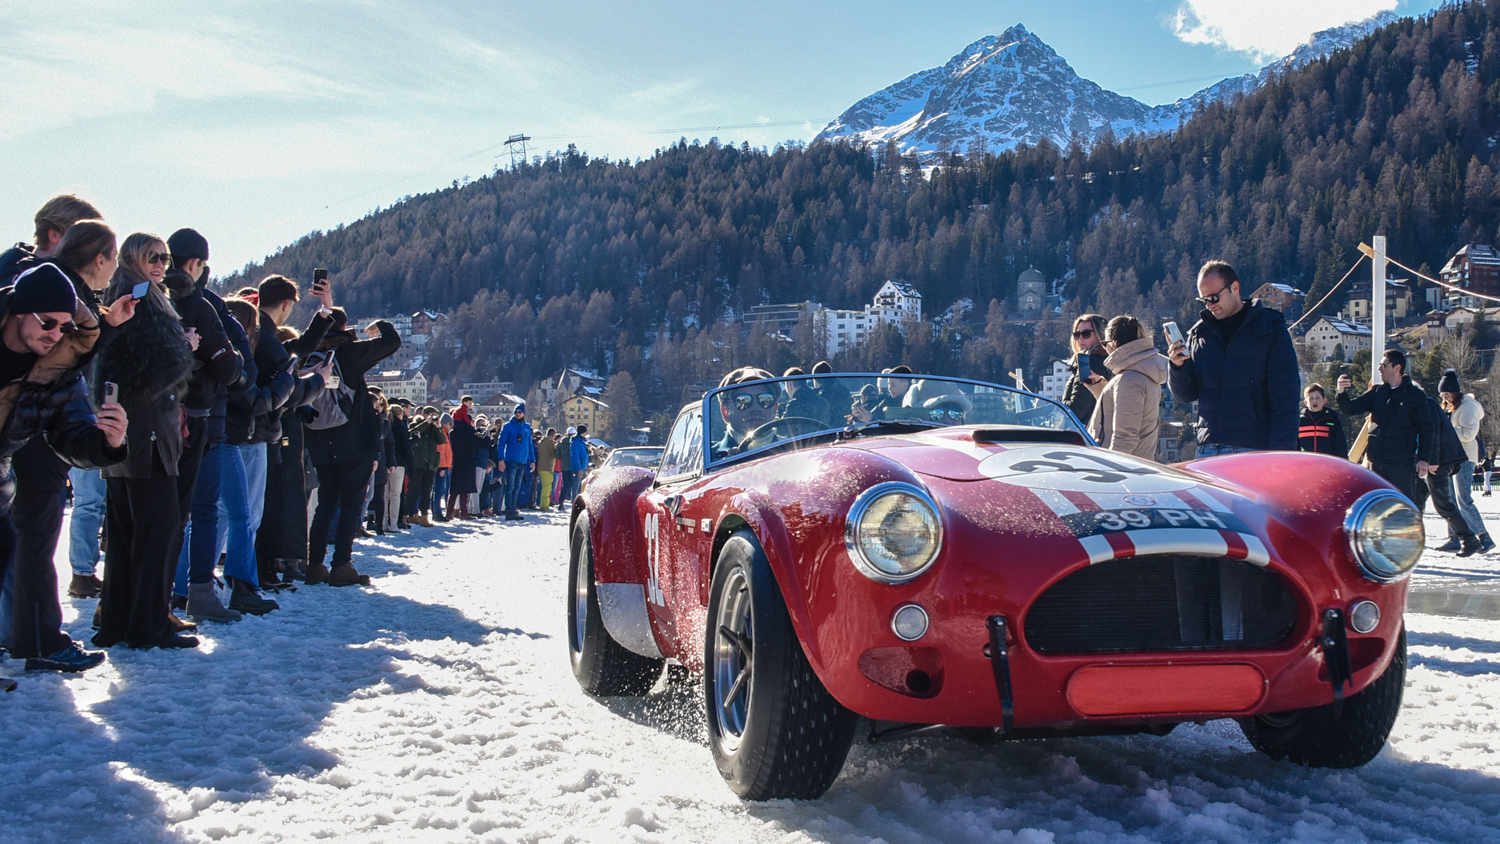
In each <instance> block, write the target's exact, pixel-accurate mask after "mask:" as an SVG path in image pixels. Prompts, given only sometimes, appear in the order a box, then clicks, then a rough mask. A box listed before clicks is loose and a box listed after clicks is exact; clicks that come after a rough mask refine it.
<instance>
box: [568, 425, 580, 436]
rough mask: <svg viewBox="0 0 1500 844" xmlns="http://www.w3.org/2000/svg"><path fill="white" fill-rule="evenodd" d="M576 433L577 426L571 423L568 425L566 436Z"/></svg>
mask: <svg viewBox="0 0 1500 844" xmlns="http://www.w3.org/2000/svg"><path fill="white" fill-rule="evenodd" d="M577 433H578V429H577V428H574V427H573V426H572V425H569V426H568V436H570V437H571V436H574V435H576V434H577Z"/></svg>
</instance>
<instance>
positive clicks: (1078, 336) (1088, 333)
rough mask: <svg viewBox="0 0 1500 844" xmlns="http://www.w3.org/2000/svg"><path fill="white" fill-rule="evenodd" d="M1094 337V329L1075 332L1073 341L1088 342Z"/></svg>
mask: <svg viewBox="0 0 1500 844" xmlns="http://www.w3.org/2000/svg"><path fill="white" fill-rule="evenodd" d="M1092 336H1094V329H1092V328H1085V329H1083V330H1082V331H1075V332H1073V339H1075V340H1087V339H1089V338H1090V337H1092Z"/></svg>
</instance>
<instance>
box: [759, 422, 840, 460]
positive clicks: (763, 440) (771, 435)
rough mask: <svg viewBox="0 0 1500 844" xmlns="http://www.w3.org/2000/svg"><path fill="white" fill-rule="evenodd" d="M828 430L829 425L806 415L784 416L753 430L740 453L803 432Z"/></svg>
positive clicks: (810, 432) (812, 432)
mask: <svg viewBox="0 0 1500 844" xmlns="http://www.w3.org/2000/svg"><path fill="white" fill-rule="evenodd" d="M826 430H828V425H827V424H825V423H823V422H819V421H818V420H816V419H809V418H808V417H806V416H783V417H781V418H780V419H772V420H771V421H770V422H767V423H766V424H764V425H762V426H760V427H759V428H756V429H755V430H753V431H751V432H750V434H749V435H748V436H746V437H745V440H744V442H741V443H740V448H739V453H741V454H744V453H745V452H747V451H754V450H756V449H757V448H762V447H764V446H768V445H770V444H771V443H774V442H776V441H777V440H782V439H787V438H790V437H795V436H798V435H801V434H816V433H817V432H819V431H826Z"/></svg>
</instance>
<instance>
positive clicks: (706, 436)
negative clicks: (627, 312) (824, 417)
mask: <svg viewBox="0 0 1500 844" xmlns="http://www.w3.org/2000/svg"><path fill="white" fill-rule="evenodd" d="M892 377H895V378H898V379H899V378H904V379H907V380H908V381H910V382H911V384H912V385H915V384H916V382H918V381H922V380H925V379H935V380H940V381H944V382H949V383H953V384H957V385H969V386H972V387H976V388H981V389H976V390H970V391H968V392H967V393H966V394H967V395H973V394H976V393H991V394H1005V395H1013V396H1018V397H1023V398H1024V399H1026V400H1028V401H1034V403H1035V404H1036V405H1037V406H1041V405H1048V406H1050V407H1051V408H1053V409H1055V410H1057V411H1060V412H1061V413H1062V417H1063V420H1064V421H1066V422H1067V423H1069V425H1071V428H1059V429H1055V430H1072V431H1074V432H1076V433H1078V434H1079V435H1080V436H1081V437H1082V438H1083V440H1084V442H1086V443H1088V444H1090V445H1094V444H1095V443H1094V440H1093V438H1092V437H1090V436H1089V432H1088V425H1086V424H1084V423H1083V422H1081V421H1080V420H1079V419H1078V417H1077V416H1075V415H1074V414H1073V411H1072V409H1070V408H1069V407H1068V406H1067V405H1066V404H1063V403H1062V402H1061V401H1059V400H1057V399H1052V398H1048V397H1047V396H1043V395H1040V394H1038V393H1033V392H1031V391H1029V390H1022V389H1019V388H1016V387H1007V386H1005V385H1004V384H995V383H993V382H990V381H980V380H978V379H974V378H963V377H960V376H956V375H930V374H926V373H911V374H898V375H894V376H893V375H892V374H891V373H889V372H832V373H821V374H819V375H817V376H813V375H789V376H788V375H783V376H779V377H776V378H767V379H763V380H759V381H754V382H749V383H753V384H755V385H757V386H761V385H767V386H770V385H775V386H777V388H778V389H777V392H778V393H779V394H780V395H785V392H784V391H782V389H781V388H780V385H781V384H784V383H785V382H788V381H798V382H807V381H810V380H819V381H822V380H825V379H827V380H837V381H840V382H842V381H844V380H863V381H867V382H869V383H873V384H879V383H883V382H885V381H887V380H889V379H890V378H892ZM745 386H747V385H746V384H732V385H729V386H727V387H716V388H714V389H712V390H709V391H708V392H706V393H704V394H703V399H702V400H701V402H695V404H701V406H702V407H703V415H702V422H703V443H702V447H703V471H704V472H705V473H707V472H713V471H715V470H717V469H719V468H722V467H725V466H730V465H734V464H738V463H741V462H744V461H745V460H748V459H752V458H754V457H756V456H757V455H761V454H764V453H765V452H766V451H768V450H770V449H774V448H778V447H782V446H784V445H786V444H787V443H788V442H792V441H797V440H806V439H813V438H817V437H826V436H839V435H858V433H859V431H860V430H861V429H862V428H863V427H865V426H871V427H878V428H881V429H883V430H882V433H884V432H888V431H889V429H890V428H891V427H899V426H901V425H902V424H903V420H901V419H892V420H885V421H880V420H876V421H874V422H868V423H854V424H850V425H846V426H844V427H842V428H836V427H830V428H826V429H823V430H820V431H816V432H811V433H807V434H802V435H798V436H794V437H791V438H789V439H787V440H782V441H780V442H775V443H770V444H767V445H764V446H761V447H759V448H756V449H755V450H753V451H748V452H743V453H730V454H726V455H724V456H721V457H719V458H717V459H715V458H714V445H715V440H714V437H715V436H716V434H717V435H719V436H722V435H723V434H724V431H723V430H719V431H717V432H716V431H715V417H716V416H717V413H718V407H719V401H718V396H719V394H721V393H726V392H734V391H735V390H739V389H743V388H744V387H745ZM908 389H910V388H908ZM922 421H923V420H920V419H909V420H905V422H906V423H907V424H910V425H911V427H912V429H913V430H917V429H926V428H930V427H945V428H946V427H973V428H985V427H995V426H997V425H1001V424H1005V423H984V422H968V421H965V422H963V423H960V424H957V425H940V426H939V425H935V424H932V423H928V424H925V425H919V424H913V423H919V422H922ZM720 427H721V428H722V427H723V426H722V423H721V424H720ZM1026 427H1035V428H1037V429H1039V430H1052V429H1048V428H1044V427H1043V426H1040V425H1037V426H1026Z"/></svg>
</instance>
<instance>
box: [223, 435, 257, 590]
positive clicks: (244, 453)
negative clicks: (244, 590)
mask: <svg viewBox="0 0 1500 844" xmlns="http://www.w3.org/2000/svg"><path fill="white" fill-rule="evenodd" d="M257 457H258V461H257ZM257 469H258V470H259V474H258V476H257V475H254V474H252V473H253V472H255V471H256V470H257ZM265 503H266V445H265V443H257V444H256V445H253V446H249V445H232V446H227V447H225V449H224V462H223V464H222V474H221V475H220V477H219V528H218V529H219V540H218V541H217V542H215V543H214V544H215V546H216V547H215V550H219V549H223V551H224V575H225V576H226V577H232V578H234V579H236V580H243V581H245V582H246V583H249V584H251V585H252V586H256V587H259V586H260V577H259V575H258V574H257V569H256V565H255V531H256V529H257V528H259V527H260V516H261V511H262V508H263V507H264V506H265ZM252 508H253V509H252ZM214 556H217V554H215V555H214Z"/></svg>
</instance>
